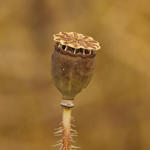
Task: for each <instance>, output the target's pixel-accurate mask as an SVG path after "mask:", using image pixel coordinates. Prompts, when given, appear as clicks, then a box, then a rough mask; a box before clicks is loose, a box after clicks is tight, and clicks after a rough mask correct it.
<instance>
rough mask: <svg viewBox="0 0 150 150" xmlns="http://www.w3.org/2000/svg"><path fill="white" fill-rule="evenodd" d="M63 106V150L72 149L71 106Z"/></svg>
mask: <svg viewBox="0 0 150 150" xmlns="http://www.w3.org/2000/svg"><path fill="white" fill-rule="evenodd" d="M62 108H63V116H62V121H63V124H62V125H63V127H62V128H63V138H62V144H63V148H62V149H63V150H70V133H71V108H70V107H64V106H62Z"/></svg>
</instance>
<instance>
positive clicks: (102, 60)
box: [0, 0, 150, 150]
mask: <svg viewBox="0 0 150 150" xmlns="http://www.w3.org/2000/svg"><path fill="white" fill-rule="evenodd" d="M60 31H66V32H70V31H74V32H78V33H82V34H85V35H89V36H92V37H93V38H94V39H95V40H96V41H99V42H100V45H101V47H102V48H101V50H99V51H98V52H97V56H96V59H97V64H96V68H95V74H94V76H93V78H92V81H91V82H90V84H89V86H88V87H87V88H86V89H85V90H84V91H83V92H81V93H80V94H78V95H77V96H76V98H75V107H74V108H73V110H72V116H73V117H74V118H75V122H74V123H73V124H75V125H76V126H77V127H76V129H77V131H78V133H79V134H78V137H75V138H74V139H75V140H76V141H77V143H75V144H74V145H76V146H80V147H81V149H82V150H148V149H150V142H149V140H150V128H149V127H150V41H149V40H150V1H149V0H136V1H135V0H126V1H123V0H99V1H98V0H76V1H75V0H74V1H73V0H30V1H27V0H13V1H11V0H1V1H0V149H1V150H41V149H42V150H58V149H59V148H58V147H54V148H53V147H52V145H54V144H56V141H58V140H59V139H60V138H59V137H54V136H53V132H54V129H55V128H58V127H59V123H60V122H61V115H62V109H61V106H60V102H61V94H60V92H59V91H58V90H57V89H56V87H55V86H54V84H53V82H52V78H51V73H50V64H51V55H52V52H53V48H54V43H55V42H54V41H53V34H56V33H59V32H60Z"/></svg>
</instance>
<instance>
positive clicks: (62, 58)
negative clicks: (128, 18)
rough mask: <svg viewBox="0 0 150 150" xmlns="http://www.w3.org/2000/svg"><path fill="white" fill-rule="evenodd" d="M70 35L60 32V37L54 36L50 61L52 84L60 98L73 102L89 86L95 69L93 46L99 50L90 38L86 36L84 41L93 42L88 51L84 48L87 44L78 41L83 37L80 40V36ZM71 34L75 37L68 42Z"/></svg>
mask: <svg viewBox="0 0 150 150" xmlns="http://www.w3.org/2000/svg"><path fill="white" fill-rule="evenodd" d="M70 33H71V34H70V35H69V34H67V33H66V32H60V33H59V35H60V36H59V35H54V40H55V41H57V42H56V44H55V46H54V51H53V54H52V60H51V74H52V79H53V82H54V84H55V86H56V87H57V89H58V90H59V91H60V92H61V93H62V98H63V99H67V100H73V99H74V97H75V96H76V95H77V94H78V93H79V92H81V91H82V90H84V89H85V88H86V86H87V85H88V84H89V82H90V80H91V78H92V76H93V74H94V68H95V56H96V51H95V50H93V49H94V46H95V48H100V47H98V46H99V44H98V46H97V45H96V44H97V43H96V42H95V41H94V40H93V39H92V38H91V37H88V36H86V38H85V39H88V38H90V40H87V41H88V43H90V42H91V43H92V42H93V45H92V44H91V43H90V44H91V46H92V48H89V49H88V48H87V47H86V46H87V45H88V44H86V43H82V42H83V41H82V42H81V40H80V39H82V40H83V38H84V37H85V36H84V37H82V38H81V34H77V33H75V34H74V32H70ZM72 34H73V35H74V36H75V37H73V36H72V37H71V38H72V39H71V40H70V36H71V35H72ZM78 35H79V36H78ZM87 37H88V38H87ZM67 38H68V39H67ZM75 38H76V39H75ZM74 39H75V40H74ZM84 41H85V40H84ZM89 41H90V42H89ZM73 42H74V43H73ZM71 44H72V45H71ZM89 47H90V46H89ZM85 48H86V49H85Z"/></svg>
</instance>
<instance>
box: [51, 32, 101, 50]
mask: <svg viewBox="0 0 150 150" xmlns="http://www.w3.org/2000/svg"><path fill="white" fill-rule="evenodd" d="M53 36H54V40H55V41H57V42H60V44H62V45H65V46H69V47H72V48H74V49H80V48H83V49H87V50H98V49H100V45H99V43H98V42H97V41H94V39H93V38H92V37H90V36H84V35H83V34H79V33H76V32H59V34H54V35H53Z"/></svg>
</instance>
